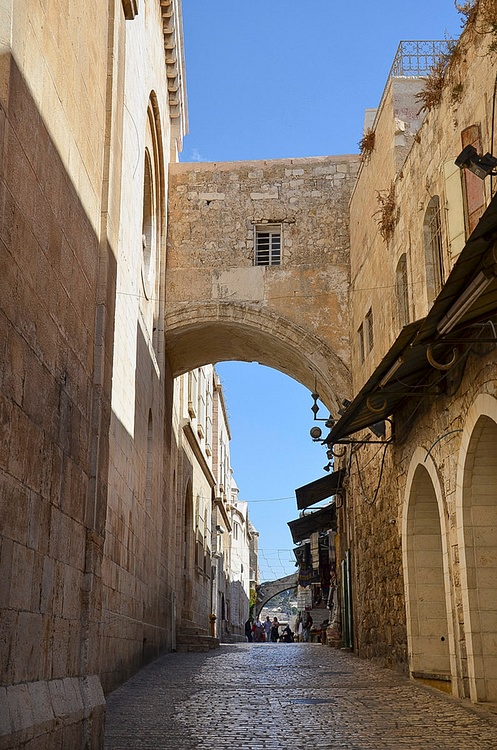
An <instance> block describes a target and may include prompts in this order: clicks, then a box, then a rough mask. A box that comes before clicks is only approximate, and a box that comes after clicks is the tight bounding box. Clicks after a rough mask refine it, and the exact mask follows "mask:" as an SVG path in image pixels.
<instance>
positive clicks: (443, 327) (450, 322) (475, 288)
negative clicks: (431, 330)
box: [437, 270, 495, 336]
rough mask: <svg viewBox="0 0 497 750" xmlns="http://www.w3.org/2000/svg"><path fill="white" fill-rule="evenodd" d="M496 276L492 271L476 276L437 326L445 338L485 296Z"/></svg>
mask: <svg viewBox="0 0 497 750" xmlns="http://www.w3.org/2000/svg"><path fill="white" fill-rule="evenodd" d="M494 279H495V276H494V275H493V274H492V273H490V271H487V270H485V271H480V273H479V274H478V275H477V276H475V278H474V279H473V281H472V282H471V284H469V285H468V286H467V287H466V289H465V290H464V292H463V293H462V294H461V296H460V297H459V298H458V299H457V301H456V302H454V304H453V305H452V307H451V308H450V310H449V311H448V312H447V314H446V315H444V317H443V318H442V319H441V321H440V322H439V324H438V325H437V331H438V332H439V333H440V334H441V335H442V336H443V335H444V334H445V333H450V331H452V329H453V328H454V327H455V326H456V325H457V324H458V323H459V321H460V320H461V318H462V317H463V316H464V314H465V313H466V312H467V311H468V310H469V309H470V307H471V305H472V304H473V303H474V302H476V300H477V299H478V297H480V295H482V294H483V292H484V291H485V289H486V288H487V286H489V284H491V283H492V281H493V280H494Z"/></svg>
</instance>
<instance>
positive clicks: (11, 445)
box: [0, 0, 181, 748]
mask: <svg viewBox="0 0 497 750" xmlns="http://www.w3.org/2000/svg"><path fill="white" fill-rule="evenodd" d="M129 5H130V4H129V3H123V2H121V0H115V2H114V3H112V2H110V3H109V2H97V3H92V4H91V5H82V4H81V3H73V2H67V0H59V1H56V2H50V3H32V2H24V1H23V0H19V2H18V1H17V0H16V2H15V3H14V2H11V1H10V0H7V2H2V4H1V8H2V12H1V14H0V196H1V199H0V207H1V209H0V210H1V213H0V253H1V261H0V266H1V273H0V287H1V289H0V300H1V302H0V308H1V310H0V328H1V336H0V340H1V344H0V347H1V350H2V353H1V357H0V414H1V418H0V423H1V435H2V437H1V441H0V445H1V448H0V501H1V513H0V515H1V516H2V519H3V523H2V538H1V556H0V561H1V563H0V564H1V575H0V580H1V586H0V605H1V608H2V612H1V618H2V638H1V639H0V640H1V644H2V646H1V649H2V653H1V658H0V663H1V665H2V666H1V669H2V685H3V686H4V687H2V689H1V690H0V717H1V718H0V736H1V741H0V744H1V746H2V747H4V748H10V747H12V748H13V747H16V748H17V747H23V746H24V744H26V743H30V746H34V745H33V743H32V742H30V741H31V740H32V739H33V737H37V738H38V739H37V741H36V742H37V747H40V748H41V747H55V746H57V747H58V746H63V747H68V748H69V747H71V748H72V747H80V746H83V745H85V746H88V747H95V748H97V747H100V746H101V742H102V730H103V712H104V697H103V692H102V683H103V684H104V686H105V688H106V689H109V688H111V687H114V686H116V685H117V684H118V683H119V681H121V680H123V679H125V678H126V677H127V676H128V675H130V674H131V673H132V672H133V671H134V670H135V669H137V668H138V667H139V666H140V665H141V664H142V663H143V662H144V661H147V660H148V659H150V658H151V657H152V656H154V655H155V654H157V653H159V651H160V650H163V649H167V648H171V647H172V643H173V634H174V629H175V615H176V612H175V591H176V589H175V586H176V571H175V564H176V560H175V549H176V546H175V545H176V543H177V540H176V531H177V529H176V506H175V502H174V496H173V491H174V486H175V474H174V467H175V465H176V461H177V446H176V442H175V438H174V435H173V434H172V431H171V429H170V426H171V422H172V376H171V373H170V371H169V370H168V366H167V360H166V358H165V355H164V346H163V341H162V342H160V339H159V335H158V333H156V331H159V330H160V332H161V333H162V335H163V325H162V324H160V326H158V325H155V323H157V322H158V321H160V320H161V316H162V315H163V297H164V264H162V257H163V251H164V239H165V222H166V197H165V196H166V189H167V168H166V165H167V161H168V160H169V158H170V153H171V152H173V153H174V152H175V150H176V145H177V144H176V142H175V143H173V144H172V143H171V140H172V139H171V129H170V125H169V120H170V107H171V106H172V104H171V91H170V90H168V81H170V80H171V78H168V74H169V75H171V68H170V67H169V63H168V62H167V60H166V55H165V50H164V33H163V32H164V22H163V18H162V10H163V9H164V8H165V7H166V4H165V3H163V4H162V5H161V4H159V2H157V3H148V2H147V3H144V2H142V1H141V0H138V2H137V3H136V4H135V3H133V6H134V7H136V8H137V10H138V15H136V16H135V17H134V18H133V19H132V17H131V16H130V20H126V18H125V13H124V10H125V7H126V6H129ZM173 5H174V7H175V9H176V10H178V3H177V2H174V3H173ZM176 25H177V32H176V35H177V37H178V39H179V38H180V26H181V25H180V24H176ZM178 35H179V36H178ZM179 58H181V51H179ZM171 65H172V63H171ZM172 67H173V68H174V65H172ZM173 72H174V71H173ZM152 92H153V93H152ZM180 93H181V92H180ZM180 130H181V128H180ZM178 132H179V131H178V129H176V133H178ZM146 149H148V151H149V153H150V154H151V164H152V165H153V170H150V175H149V177H150V180H149V181H150V182H151V181H153V191H154V192H153V194H154V196H160V199H158V200H157V201H155V200H154V201H153V205H150V204H149V203H146V201H144V193H145V184H146V179H145V175H146V169H145V167H144V164H145V161H146V158H145V152H146ZM145 204H146V207H147V212H148V213H147V212H146V211H145V210H144V205H145ZM145 213H146V214H147V215H146V217H145V218H144V215H145ZM149 214H150V215H149ZM152 214H153V217H152ZM152 225H153V226H152ZM144 235H145V237H146V239H147V241H148V240H149V239H150V238H152V237H153V240H154V252H152V250H151V245H150V244H148V245H147V242H145V243H144ZM144 266H145V268H143V267H144ZM142 270H143V271H144V273H143V274H142ZM116 300H117V301H116ZM104 539H105V548H104ZM102 673H103V679H102V680H101V679H100V675H101V674H102Z"/></svg>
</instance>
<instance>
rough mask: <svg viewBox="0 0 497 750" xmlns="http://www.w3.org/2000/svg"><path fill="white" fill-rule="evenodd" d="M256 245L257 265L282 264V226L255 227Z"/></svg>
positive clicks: (255, 258)
mask: <svg viewBox="0 0 497 750" xmlns="http://www.w3.org/2000/svg"><path fill="white" fill-rule="evenodd" d="M254 245H255V256H254V264H255V265H256V266H279V265H281V226H279V225H274V226H266V225H263V226H258V227H255V241H254Z"/></svg>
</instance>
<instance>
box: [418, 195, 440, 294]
mask: <svg viewBox="0 0 497 750" xmlns="http://www.w3.org/2000/svg"><path fill="white" fill-rule="evenodd" d="M423 234H424V245H425V267H426V291H427V296H428V304H430V305H431V304H432V303H433V301H434V299H435V297H437V296H438V294H439V292H440V290H441V289H442V284H443V282H444V270H443V255H442V224H441V221H440V199H439V197H438V195H434V196H433V198H432V199H431V200H430V202H429V204H428V207H427V209H426V213H425V216H424V223H423Z"/></svg>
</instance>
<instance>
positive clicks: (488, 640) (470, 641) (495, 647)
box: [459, 396, 497, 703]
mask: <svg viewBox="0 0 497 750" xmlns="http://www.w3.org/2000/svg"><path fill="white" fill-rule="evenodd" d="M481 401H482V403H483V405H484V406H487V405H488V404H489V405H490V409H489V411H490V412H491V413H492V417H493V416H494V415H495V414H496V412H497V410H496V402H495V401H494V399H491V398H490V397H488V396H486V397H483V398H482V399H481ZM492 417H490V416H487V415H485V414H483V415H481V416H480V417H479V418H478V420H477V421H476V424H475V425H474V428H473V430H472V432H471V436H470V439H469V441H468V443H467V449H466V451H465V456H464V465H463V477H462V494H461V501H462V502H461V506H460V508H459V524H460V528H459V532H460V544H461V563H462V571H461V580H462V589H463V591H462V593H463V606H464V629H465V636H466V649H467V655H468V673H469V674H468V676H469V687H470V696H471V700H473V701H474V702H490V703H497V678H496V677H495V667H494V663H495V659H496V656H497V614H496V602H497V576H496V570H497V525H496V523H495V517H496V504H497V497H496V495H497V491H496V487H497V455H496V453H495V445H496V441H497V423H496V422H495V421H494V418H492Z"/></svg>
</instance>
